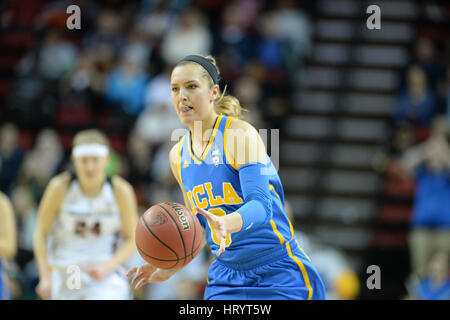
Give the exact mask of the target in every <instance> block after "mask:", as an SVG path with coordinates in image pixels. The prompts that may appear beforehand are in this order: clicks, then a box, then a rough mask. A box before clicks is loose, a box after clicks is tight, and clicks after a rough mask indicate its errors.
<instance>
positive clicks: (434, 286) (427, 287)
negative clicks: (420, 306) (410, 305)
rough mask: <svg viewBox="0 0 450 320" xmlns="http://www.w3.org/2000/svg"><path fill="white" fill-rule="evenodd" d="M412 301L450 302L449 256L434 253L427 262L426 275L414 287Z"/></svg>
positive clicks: (445, 253)
mask: <svg viewBox="0 0 450 320" xmlns="http://www.w3.org/2000/svg"><path fill="white" fill-rule="evenodd" d="M410 298H412V299H419V300H450V273H449V254H448V253H447V252H437V253H435V254H434V255H433V256H432V258H431V259H430V261H429V264H428V272H427V275H426V276H425V277H424V278H422V279H420V280H419V282H418V283H417V284H416V285H415V286H414V288H413V292H412V297H410Z"/></svg>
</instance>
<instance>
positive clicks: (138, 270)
mask: <svg viewBox="0 0 450 320" xmlns="http://www.w3.org/2000/svg"><path fill="white" fill-rule="evenodd" d="M139 276H142V273H141V266H139V267H137V270H136V275H135V276H134V277H133V279H132V280H131V284H134V283H136V279H137V278H139Z"/></svg>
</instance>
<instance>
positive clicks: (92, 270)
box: [86, 263, 113, 280]
mask: <svg viewBox="0 0 450 320" xmlns="http://www.w3.org/2000/svg"><path fill="white" fill-rule="evenodd" d="M112 271H113V268H112V267H111V265H110V264H108V263H100V264H97V265H94V266H91V267H89V268H88V269H87V270H86V273H87V274H88V275H89V276H90V277H91V278H92V279H94V280H102V279H103V278H105V277H106V276H108V275H109V274H110V273H111V272H112Z"/></svg>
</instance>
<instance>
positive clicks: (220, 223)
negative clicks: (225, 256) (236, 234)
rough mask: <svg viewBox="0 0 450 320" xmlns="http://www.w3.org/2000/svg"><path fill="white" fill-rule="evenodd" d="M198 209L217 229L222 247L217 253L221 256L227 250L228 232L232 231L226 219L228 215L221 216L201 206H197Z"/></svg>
mask: <svg viewBox="0 0 450 320" xmlns="http://www.w3.org/2000/svg"><path fill="white" fill-rule="evenodd" d="M196 209H197V212H198V213H200V214H201V215H202V216H204V217H205V218H206V219H207V220H208V222H209V223H210V224H211V226H212V227H213V228H214V229H215V230H216V236H217V239H218V240H219V241H220V242H219V243H220V247H219V250H218V251H217V253H216V256H220V255H221V254H222V252H224V251H225V247H226V245H225V243H226V240H227V234H228V233H230V231H231V230H229V228H228V224H227V220H226V219H225V217H226V216H221V217H219V216H216V215H215V214H212V213H211V212H209V211H206V210H204V209H202V208H199V207H196Z"/></svg>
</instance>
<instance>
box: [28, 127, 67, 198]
mask: <svg viewBox="0 0 450 320" xmlns="http://www.w3.org/2000/svg"><path fill="white" fill-rule="evenodd" d="M63 163H64V150H63V147H62V145H61V142H60V140H59V136H58V133H57V132H56V131H55V130H53V129H48V128H47V129H44V130H42V131H41V132H39V134H38V136H37V138H36V142H35V146H34V147H33V149H32V150H30V151H29V152H28V153H27V154H26V156H25V159H24V161H23V164H22V167H21V179H20V182H19V183H20V184H24V185H28V186H30V187H31V188H32V192H33V194H34V199H40V198H41V196H42V193H43V192H44V189H45V186H46V185H47V183H48V181H49V180H50V178H51V177H52V176H54V175H55V174H56V173H57V172H58V171H59V170H60V168H61V166H62V164H63ZM36 168H39V170H36Z"/></svg>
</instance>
